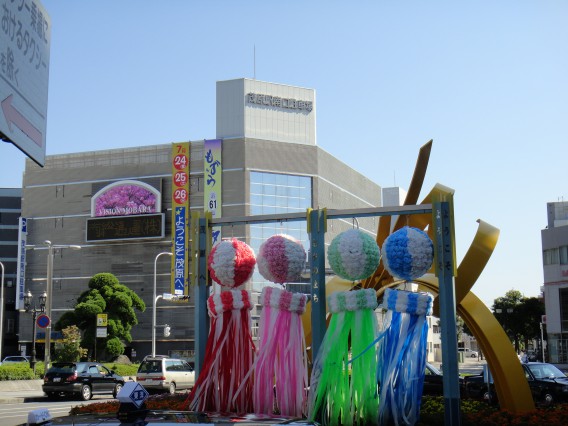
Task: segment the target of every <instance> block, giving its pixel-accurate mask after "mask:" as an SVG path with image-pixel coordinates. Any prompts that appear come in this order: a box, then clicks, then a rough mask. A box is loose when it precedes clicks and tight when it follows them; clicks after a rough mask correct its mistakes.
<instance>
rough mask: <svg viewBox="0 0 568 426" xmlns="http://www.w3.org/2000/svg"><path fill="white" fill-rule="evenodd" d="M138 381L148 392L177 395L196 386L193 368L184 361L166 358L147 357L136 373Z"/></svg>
mask: <svg viewBox="0 0 568 426" xmlns="http://www.w3.org/2000/svg"><path fill="white" fill-rule="evenodd" d="M136 381H137V382H138V383H140V384H141V385H142V386H143V387H144V388H145V389H146V390H148V391H158V392H169V393H171V394H173V393H175V391H176V390H177V389H190V388H192V387H193V385H194V384H195V371H194V370H193V367H192V366H191V365H190V364H189V363H187V362H186V361H184V360H182V359H177V358H169V357H166V356H159V355H157V356H155V357H146V358H144V361H142V364H140V367H138V372H137V373H136Z"/></svg>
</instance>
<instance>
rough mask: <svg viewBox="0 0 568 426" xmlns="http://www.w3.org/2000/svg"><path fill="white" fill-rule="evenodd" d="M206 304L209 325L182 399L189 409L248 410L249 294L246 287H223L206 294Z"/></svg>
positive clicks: (250, 384) (250, 355)
mask: <svg viewBox="0 0 568 426" xmlns="http://www.w3.org/2000/svg"><path fill="white" fill-rule="evenodd" d="M207 308H208V312H209V316H210V317H211V328H210V330H209V336H208V338H207V345H206V347H205V360H204V362H203V368H202V370H201V373H200V374H199V377H198V378H197V382H196V383H195V386H194V387H193V389H192V391H191V393H190V394H189V396H188V399H187V401H186V402H187V404H188V405H189V409H190V410H192V411H215V412H222V413H237V414H243V413H250V412H252V409H253V405H252V387H253V380H252V377H251V376H250V375H249V374H248V372H249V371H250V369H251V368H252V365H253V362H254V353H255V347H254V343H253V341H252V336H251V319H250V310H251V308H252V305H251V302H250V295H249V293H248V292H247V291H246V290H230V291H223V292H221V293H218V294H214V295H212V296H210V297H209V299H208V300H207Z"/></svg>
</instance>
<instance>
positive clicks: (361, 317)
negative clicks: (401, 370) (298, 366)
mask: <svg viewBox="0 0 568 426" xmlns="http://www.w3.org/2000/svg"><path fill="white" fill-rule="evenodd" d="M327 299H328V308H329V312H330V313H331V320H330V323H329V327H328V329H327V331H326V333H325V336H324V339H323V342H322V344H321V346H320V349H319V351H318V354H317V357H316V360H315V362H314V365H313V367H312V375H311V380H310V393H309V399H308V407H309V412H308V419H309V420H312V421H315V420H319V421H321V422H322V424H329V425H376V424H378V408H379V398H378V395H377V382H376V371H377V352H376V350H375V347H374V344H373V343H374V342H373V340H374V339H375V337H376V333H377V319H376V316H375V313H374V310H375V308H376V307H377V295H376V292H375V290H374V289H365V290H353V291H345V292H337V293H333V294H331V295H330V296H329V297H328V298H327ZM370 343H371V348H372V350H369V349H371V348H369V344H370ZM357 354H359V355H357ZM356 355H357V356H356ZM351 356H353V359H352V360H351V361H350V359H351Z"/></svg>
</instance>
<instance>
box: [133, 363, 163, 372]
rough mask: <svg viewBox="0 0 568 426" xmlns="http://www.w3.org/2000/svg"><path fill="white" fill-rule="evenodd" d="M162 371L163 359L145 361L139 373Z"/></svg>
mask: <svg viewBox="0 0 568 426" xmlns="http://www.w3.org/2000/svg"><path fill="white" fill-rule="evenodd" d="M161 371H162V361H161V360H157V361H143V362H142V364H140V367H139V368H138V372H139V373H159V372H161Z"/></svg>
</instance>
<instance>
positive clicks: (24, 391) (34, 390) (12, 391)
mask: <svg viewBox="0 0 568 426" xmlns="http://www.w3.org/2000/svg"><path fill="white" fill-rule="evenodd" d="M134 379H135V377H134V376H125V377H124V380H125V381H127V382H128V381H134ZM42 384H43V380H41V379H38V380H0V404H10V403H12V404H13V403H19V402H36V401H44V400H46V398H47V396H46V395H45V394H44V393H43V390H42V389H41V385H42Z"/></svg>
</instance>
